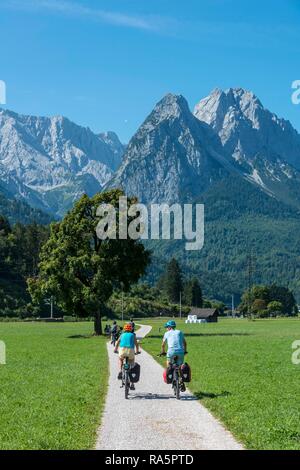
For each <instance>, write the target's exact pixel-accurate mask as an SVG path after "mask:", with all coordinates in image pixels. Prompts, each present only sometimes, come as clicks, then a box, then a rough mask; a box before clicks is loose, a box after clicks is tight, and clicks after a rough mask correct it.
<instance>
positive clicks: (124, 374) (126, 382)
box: [121, 351, 141, 400]
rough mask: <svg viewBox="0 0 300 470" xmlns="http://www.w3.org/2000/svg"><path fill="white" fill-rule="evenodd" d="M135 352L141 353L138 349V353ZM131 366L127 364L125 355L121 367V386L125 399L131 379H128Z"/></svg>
mask: <svg viewBox="0 0 300 470" xmlns="http://www.w3.org/2000/svg"><path fill="white" fill-rule="evenodd" d="M137 354H141V352H140V351H139V352H138V353H135V355H137ZM131 367H132V366H131V364H129V360H128V357H126V358H125V360H124V362H123V367H122V385H121V388H123V387H124V391H125V400H127V399H128V396H129V390H130V384H131V381H130V368H131Z"/></svg>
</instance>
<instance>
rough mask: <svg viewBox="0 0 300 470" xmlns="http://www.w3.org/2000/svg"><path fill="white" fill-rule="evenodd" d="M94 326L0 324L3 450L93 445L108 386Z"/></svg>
mask: <svg viewBox="0 0 300 470" xmlns="http://www.w3.org/2000/svg"><path fill="white" fill-rule="evenodd" d="M92 331H93V324H92V323H86V322H84V323H83V322H80V323H65V324H49V323H0V340H2V341H5V343H6V349H7V364H6V365H0V410H1V411H0V449H89V448H93V446H94V444H95V439H96V430H97V427H98V425H99V423H100V418H101V411H102V407H103V403H104V398H105V395H106V390H107V378H108V364H107V354H106V347H105V339H104V338H96V337H91V336H90V335H91V333H92Z"/></svg>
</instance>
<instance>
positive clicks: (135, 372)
mask: <svg viewBox="0 0 300 470" xmlns="http://www.w3.org/2000/svg"><path fill="white" fill-rule="evenodd" d="M140 375H141V366H140V365H139V364H138V363H137V362H136V363H135V364H134V366H132V367H131V369H130V370H129V377H130V382H132V383H134V384H135V383H137V382H138V381H139V380H140Z"/></svg>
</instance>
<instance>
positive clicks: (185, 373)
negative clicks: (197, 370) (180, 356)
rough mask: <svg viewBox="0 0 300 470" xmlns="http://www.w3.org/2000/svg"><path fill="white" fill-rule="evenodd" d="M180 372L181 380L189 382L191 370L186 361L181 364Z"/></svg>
mask: <svg viewBox="0 0 300 470" xmlns="http://www.w3.org/2000/svg"><path fill="white" fill-rule="evenodd" d="M180 373H181V377H182V380H183V381H184V382H190V381H191V379H192V371H191V368H190V366H189V365H188V364H187V363H186V362H185V363H184V364H182V366H181V367H180Z"/></svg>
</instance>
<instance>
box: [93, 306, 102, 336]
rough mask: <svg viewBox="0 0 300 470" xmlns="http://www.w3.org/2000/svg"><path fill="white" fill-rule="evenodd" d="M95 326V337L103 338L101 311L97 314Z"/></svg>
mask: <svg viewBox="0 0 300 470" xmlns="http://www.w3.org/2000/svg"><path fill="white" fill-rule="evenodd" d="M94 326H95V335H96V336H101V335H102V322H101V312H100V309H99V310H97V312H96V315H95V322H94Z"/></svg>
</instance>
